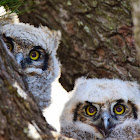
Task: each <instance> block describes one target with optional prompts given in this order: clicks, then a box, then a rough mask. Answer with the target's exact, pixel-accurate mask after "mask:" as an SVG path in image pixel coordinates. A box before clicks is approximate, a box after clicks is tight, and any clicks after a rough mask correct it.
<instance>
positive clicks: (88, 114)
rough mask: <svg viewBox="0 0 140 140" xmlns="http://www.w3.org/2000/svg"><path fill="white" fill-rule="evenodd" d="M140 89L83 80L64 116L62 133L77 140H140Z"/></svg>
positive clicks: (123, 83) (129, 84)
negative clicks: (139, 139) (133, 139)
mask: <svg viewBox="0 0 140 140" xmlns="http://www.w3.org/2000/svg"><path fill="white" fill-rule="evenodd" d="M139 88H140V87H139V85H138V84H137V83H136V82H130V81H122V80H119V79H90V78H89V79H86V78H84V77H81V78H79V79H78V80H77V81H76V84H75V87H74V89H73V91H71V92H70V93H69V99H68V101H67V102H66V103H65V106H64V109H63V111H62V114H61V116H60V125H61V128H60V131H61V133H62V134H64V135H66V136H68V137H71V138H75V139H77V140H94V139H108V140H109V139H110V140H111V139H113V138H114V139H116V138H117V139H127V138H131V139H132V137H133V138H138V137H139V136H140V90H139ZM135 130H136V131H135Z"/></svg>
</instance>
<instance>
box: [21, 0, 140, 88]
mask: <svg viewBox="0 0 140 140" xmlns="http://www.w3.org/2000/svg"><path fill="white" fill-rule="evenodd" d="M29 5H30V6H32V10H30V11H29V10H28V11H27V12H26V13H25V14H24V15H20V16H19V17H20V21H22V22H29V23H31V24H34V25H35V26H38V25H39V24H40V23H41V24H42V25H46V26H48V27H50V28H52V29H56V30H58V29H59V30H61V32H62V41H61V44H60V47H59V49H58V57H59V58H60V61H61V63H62V74H61V78H60V82H61V83H62V85H63V86H64V88H65V89H66V90H68V91H69V90H71V89H72V88H73V84H74V81H75V79H76V78H78V77H80V76H87V77H92V78H94V77H96V78H120V79H123V80H132V81H133V80H137V81H138V82H140V59H138V57H136V56H137V50H136V46H135V45H134V37H133V31H132V28H133V24H132V14H131V10H132V7H131V3H130V0H125V1H121V0H111V1H110V0H105V1H104V0H76V1H75V0H66V1H64V0H41V1H36V0H32V3H31V1H30V4H26V5H24V6H23V7H22V9H27V8H28V9H29Z"/></svg>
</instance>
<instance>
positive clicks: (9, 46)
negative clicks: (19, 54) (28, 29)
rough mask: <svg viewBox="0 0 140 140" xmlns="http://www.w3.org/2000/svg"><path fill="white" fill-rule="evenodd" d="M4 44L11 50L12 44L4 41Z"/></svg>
mask: <svg viewBox="0 0 140 140" xmlns="http://www.w3.org/2000/svg"><path fill="white" fill-rule="evenodd" d="M6 45H7V48H8V49H9V50H10V51H12V50H13V46H12V45H11V44H10V43H6Z"/></svg>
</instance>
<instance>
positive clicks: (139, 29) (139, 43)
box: [132, 0, 140, 60]
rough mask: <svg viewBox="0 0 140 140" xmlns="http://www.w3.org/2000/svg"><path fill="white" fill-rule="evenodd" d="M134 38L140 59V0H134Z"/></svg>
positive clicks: (139, 58)
mask: <svg viewBox="0 0 140 140" xmlns="http://www.w3.org/2000/svg"><path fill="white" fill-rule="evenodd" d="M132 5H133V12H132V14H133V23H134V38H135V43H136V50H137V59H138V60H140V0H133V1H132Z"/></svg>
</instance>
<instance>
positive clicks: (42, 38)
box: [1, 23, 60, 79]
mask: <svg viewBox="0 0 140 140" xmlns="http://www.w3.org/2000/svg"><path fill="white" fill-rule="evenodd" d="M1 30H2V33H3V39H4V41H5V43H6V44H7V48H8V49H9V50H10V51H11V52H12V53H13V55H14V56H15V58H16V60H17V62H18V63H19V64H20V65H21V67H22V69H23V70H24V72H25V73H26V74H27V75H28V76H34V75H46V78H51V79H54V77H57V76H58V74H59V68H58V66H59V64H58V65H55V63H58V61H57V59H56V56H55V55H56V49H57V47H58V44H59V39H60V38H58V34H57V32H54V33H53V32H52V31H50V30H49V29H48V28H47V27H40V28H35V27H33V26H31V25H28V24H23V23H18V24H8V25H4V26H3V27H2V28H1ZM49 75H51V77H50V76H49Z"/></svg>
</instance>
